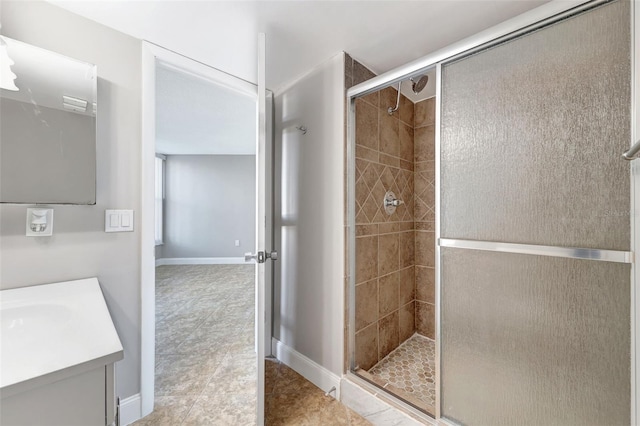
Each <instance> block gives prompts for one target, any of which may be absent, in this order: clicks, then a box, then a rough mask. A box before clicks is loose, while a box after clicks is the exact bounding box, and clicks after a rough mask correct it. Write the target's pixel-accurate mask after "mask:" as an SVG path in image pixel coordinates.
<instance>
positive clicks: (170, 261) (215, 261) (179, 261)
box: [156, 257, 247, 266]
mask: <svg viewBox="0 0 640 426" xmlns="http://www.w3.org/2000/svg"><path fill="white" fill-rule="evenodd" d="M243 263H247V262H245V261H244V257H166V258H162V259H156V266H162V265H238V264H243Z"/></svg>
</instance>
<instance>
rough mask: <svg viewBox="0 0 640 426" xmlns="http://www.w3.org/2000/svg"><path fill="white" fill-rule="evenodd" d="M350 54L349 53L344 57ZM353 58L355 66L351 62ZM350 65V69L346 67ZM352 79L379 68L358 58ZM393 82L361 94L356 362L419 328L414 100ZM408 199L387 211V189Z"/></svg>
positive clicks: (370, 359)
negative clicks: (393, 110) (400, 92)
mask: <svg viewBox="0 0 640 426" xmlns="http://www.w3.org/2000/svg"><path fill="white" fill-rule="evenodd" d="M348 60H349V57H348V56H347V61H348ZM350 65H351V66H350ZM349 71H351V76H350V75H349ZM346 75H347V81H348V83H347V85H349V81H351V82H352V83H353V84H357V83H360V82H361V81H365V80H368V79H369V78H371V77H373V76H374V74H373V73H371V72H370V71H369V70H367V69H366V68H365V67H363V66H362V65H361V64H359V63H358V62H356V61H353V62H352V63H351V64H347V66H346ZM396 97H397V91H396V90H395V89H393V88H387V89H384V90H382V91H380V92H378V93H373V94H371V95H368V96H365V97H363V98H361V99H358V100H357V102H356V176H355V178H356V194H355V195H356V196H355V198H356V200H355V202H356V291H355V292H356V297H355V303H356V324H355V328H356V363H357V364H358V365H359V366H360V368H363V369H369V368H371V367H372V366H373V365H374V364H376V363H377V362H378V361H379V360H380V359H382V358H384V357H385V356H387V355H388V354H389V353H390V352H391V351H392V350H394V349H395V348H397V347H398V345H399V344H400V343H402V342H403V341H405V340H406V339H408V338H409V337H411V335H412V334H413V333H414V332H415V330H416V328H415V312H416V310H415V268H414V265H415V264H414V251H415V227H414V220H413V214H414V206H415V204H414V198H413V193H414V191H413V185H414V172H413V169H414V149H413V144H414V142H413V139H414V132H413V121H414V119H413V116H414V105H413V103H412V102H411V101H409V100H408V99H407V98H405V97H404V96H401V98H400V108H399V110H398V111H397V112H396V113H394V114H393V115H389V114H388V113H387V109H388V108H389V107H390V106H395V103H396ZM389 190H390V191H393V192H394V193H395V194H396V197H397V198H399V199H400V200H403V201H404V203H405V204H404V205H401V206H399V207H398V208H397V210H396V211H395V213H393V214H391V215H388V214H387V213H386V212H385V211H384V207H383V199H384V195H385V193H386V192H387V191H389Z"/></svg>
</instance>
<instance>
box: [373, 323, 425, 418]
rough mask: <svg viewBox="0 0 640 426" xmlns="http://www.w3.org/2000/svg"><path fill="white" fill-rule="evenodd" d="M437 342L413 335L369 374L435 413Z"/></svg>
mask: <svg viewBox="0 0 640 426" xmlns="http://www.w3.org/2000/svg"><path fill="white" fill-rule="evenodd" d="M435 365H436V350H435V342H434V341H433V340H431V339H428V338H426V337H424V336H421V335H419V334H417V333H416V334H414V335H413V336H411V337H410V338H409V339H407V340H406V341H405V342H404V343H402V344H401V345H400V346H398V348H396V349H395V350H394V351H393V352H391V353H390V354H389V355H387V356H386V357H385V358H384V359H383V360H382V361H380V362H379V363H377V364H376V365H374V366H373V367H371V369H370V370H369V374H371V375H372V376H373V377H375V378H376V379H377V380H376V382H378V381H382V382H385V383H386V386H385V388H388V389H389V390H390V391H392V392H393V393H396V394H397V395H398V396H399V397H401V398H404V399H406V400H407V401H409V402H412V403H414V404H415V405H418V406H419V407H420V408H423V409H426V410H427V411H433V407H435V402H436V386H435V381H436V373H435Z"/></svg>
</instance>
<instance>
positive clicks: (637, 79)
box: [345, 0, 640, 424]
mask: <svg viewBox="0 0 640 426" xmlns="http://www.w3.org/2000/svg"><path fill="white" fill-rule="evenodd" d="M607 1H608V0H552V1H550V2H549V3H547V4H544V5H542V6H540V7H537V8H535V9H533V10H530V11H528V12H525V13H523V14H521V15H519V16H516V17H514V18H512V19H509V20H507V21H504V22H502V23H500V24H498V25H496V26H494V27H492V28H489V29H487V30H485V31H482V32H480V33H478V34H476V35H474V36H471V37H469V38H467V39H464V40H461V41H460V42H457V43H454V44H452V45H450V46H448V47H445V48H443V49H441V50H438V51H436V52H434V53H432V54H429V55H427V56H424V57H422V58H419V59H417V60H414V61H412V62H409V63H408V64H405V65H403V66H401V67H398V68H395V69H393V70H391V71H388V72H386V73H384V74H381V75H379V76H376V77H374V78H371V79H370V80H367V81H365V82H363V83H360V84H358V85H356V86H353V87H352V88H350V89H348V90H347V94H346V105H347V200H355V101H356V98H357V97H360V96H364V95H367V94H370V93H373V92H376V91H378V90H380V89H382V88H384V87H387V86H390V85H393V84H397V83H399V82H400V81H402V80H405V79H407V78H408V77H410V76H412V75H416V74H420V73H424V72H425V71H427V70H429V69H433V68H436V73H437V82H436V96H437V97H436V109H437V110H438V111H439V108H440V98H441V64H442V63H443V62H448V61H451V60H452V59H454V58H456V57H458V56H460V55H467V54H469V53H470V52H472V51H474V50H476V49H479V48H486V47H487V46H488V45H495V44H498V43H501V42H502V41H504V40H505V39H511V38H515V37H517V36H519V35H520V34H522V33H524V32H528V31H531V28H532V27H541V26H544V25H546V24H547V23H548V22H549V21H552V20H553V21H555V20H559V19H560V18H561V17H562V15H568V14H574V13H578V12H579V11H580V10H583V9H590V8H592V7H595V6H596V5H598V4H603V3H606V2H607ZM623 1H630V3H631V13H630V15H631V19H630V25H631V56H632V57H631V75H632V87H631V120H632V123H631V140H630V141H629V146H631V145H632V144H633V143H634V142H635V141H638V140H639V139H640V75H639V73H640V4H638V5H636V3H637V0H636V1H634V0H623ZM439 120H440V117H439V114H436V136H435V144H436V146H435V149H436V153H438V152H439V148H440V121H439ZM620 155H621V156H622V153H620ZM620 160H621V161H624V160H623V159H622V158H621V159H620ZM439 163H440V162H439V158H438V157H437V158H436V170H435V172H436V205H435V208H436V216H435V234H436V235H435V238H436V241H437V240H438V239H439V237H440V217H439V211H440V196H439V194H440V178H439V166H440V164H439ZM630 169H631V176H630V186H631V190H630V200H631V203H630V206H631V213H630V223H631V247H630V250H631V252H633V253H637V252H640V161H634V162H632V165H631V167H630ZM352 204H353V203H351V202H349V201H348V205H347V233H346V238H347V241H346V243H347V259H348V263H347V268H348V274H347V276H348V288H347V292H346V294H347V296H348V299H347V301H346V303H347V305H346V306H347V311H348V315H347V318H348V321H349V324H347V329H348V331H349V334H348V339H347V347H346V348H345V351H346V353H347V360H348V366H349V371H347V373H346V376H347V377H348V378H350V379H352V380H353V381H354V382H356V383H358V384H361V385H363V386H364V387H367V388H370V389H371V390H373V391H377V390H378V389H377V388H375V387H372V386H373V385H368V384H366V383H365V382H364V381H363V380H361V379H360V378H359V377H358V376H357V375H355V374H354V373H353V372H352V371H351V370H352V369H353V368H354V366H355V329H354V325H355V270H356V268H355V254H356V253H355V236H356V233H355V207H354V206H353V205H352ZM636 257H638V256H637V255H636ZM435 281H436V286H435V287H436V294H435V304H436V395H437V401H440V388H441V384H440V290H439V289H440V247H439V245H436V264H435ZM630 284H631V285H630V314H631V315H630V321H631V348H630V354H631V366H630V367H631V368H630V380H631V392H630V397H631V402H630V407H631V413H630V419H631V423H632V424H640V401H639V400H638V397H637V395H638V391H639V390H640V268H638V267H637V265H636V263H635V262H633V263H631V277H630ZM387 396H388V397H391V398H392V399H393V400H394V402H395V403H396V404H398V405H399V406H401V407H403V408H404V409H405V410H406V411H409V412H411V413H413V414H414V415H417V416H419V417H423V418H424V419H425V420H426V421H428V422H433V419H431V418H427V417H426V414H423V413H422V412H420V411H418V410H416V409H415V408H413V407H412V406H411V405H409V404H406V403H404V402H403V401H402V400H400V399H397V398H395V397H393V396H392V395H387ZM435 409H436V416H435V419H436V421H439V422H441V424H449V422H447V421H446V419H442V418H441V413H440V405H439V404H436V407H435Z"/></svg>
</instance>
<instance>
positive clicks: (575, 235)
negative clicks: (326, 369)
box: [347, 0, 634, 425]
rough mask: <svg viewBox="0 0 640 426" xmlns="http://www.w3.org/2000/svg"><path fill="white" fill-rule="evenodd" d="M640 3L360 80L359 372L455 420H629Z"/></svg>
mask: <svg viewBox="0 0 640 426" xmlns="http://www.w3.org/2000/svg"><path fill="white" fill-rule="evenodd" d="M632 4H633V3H632V2H629V1H626V0H617V1H612V2H600V1H598V2H591V3H586V4H583V5H581V6H578V7H576V8H574V9H571V10H569V11H565V12H563V13H561V14H558V15H555V16H552V17H551V18H548V19H547V20H545V21H540V22H537V23H531V25H529V26H526V27H525V28H522V29H521V30H518V31H515V32H513V29H511V30H510V31H504V34H505V35H504V36H503V37H501V38H496V37H494V38H493V39H492V38H486V37H485V39H484V40H482V41H481V42H478V43H462V44H461V45H459V46H458V47H455V48H452V49H449V50H447V51H443V52H436V54H434V55H432V57H431V58H425V59H424V60H423V61H421V62H419V63H416V64H414V65H408V66H407V67H405V68H404V70H403V72H401V71H392V72H389V73H387V74H386V75H382V76H379V77H373V76H372V77H373V78H372V79H371V80H369V81H368V82H365V83H363V84H360V85H358V86H356V87H355V88H353V89H350V90H349V91H348V95H349V100H350V104H349V120H348V122H349V128H348V140H349V144H348V167H349V173H348V179H347V186H348V191H347V192H348V223H347V229H348V234H349V238H348V256H349V258H348V265H349V268H348V277H347V278H348V296H349V307H348V310H349V312H348V314H349V315H348V318H349V324H348V331H349V344H348V349H349V351H348V354H349V360H348V368H349V371H350V373H351V374H353V375H355V376H357V377H358V378H360V379H362V380H365V381H367V382H368V383H370V384H372V385H374V386H377V387H379V388H382V389H384V390H385V391H387V392H389V393H390V394H391V395H394V396H395V397H397V398H398V401H399V403H400V404H401V405H404V406H405V407H406V408H407V409H408V410H411V411H413V412H414V413H419V412H418V411H416V410H419V411H421V412H423V413H427V414H429V415H431V416H434V417H437V418H442V419H444V420H449V421H453V422H456V423H463V424H492V425H503V424H504V425H508V424H515V423H518V424H556V423H561V424H581V425H582V424H629V423H631V417H630V416H631V413H632V406H631V401H632V396H631V395H632V393H633V392H632V387H631V383H632V379H633V377H632V363H631V357H632V352H631V347H632V344H633V343H634V342H633V340H632V337H631V326H630V324H631V319H632V316H633V308H632V300H631V295H633V294H634V292H633V289H632V280H631V273H632V269H631V263H632V261H633V254H632V252H631V250H632V240H631V225H632V222H633V215H632V211H633V210H632V205H631V201H630V200H631V199H630V194H631V186H630V185H631V183H630V176H631V174H630V168H629V163H628V162H627V161H625V160H624V159H623V158H622V156H621V154H622V153H623V152H624V151H625V150H626V149H627V148H628V147H629V145H630V143H631V142H632V126H631V123H632V117H631V112H632V108H631V105H632V85H631V82H632V76H633V75H634V74H633V73H632V65H633V64H632V51H631V47H632V45H631V35H632V31H631V29H632V25H631V16H632ZM523 27H524V26H523ZM507 34H508V35H507ZM434 69H435V70H436V73H432V74H430V75H432V76H433V77H430V81H433V80H435V82H436V93H435V97H432V98H430V99H429V100H427V101H422V102H423V104H421V103H420V102H418V103H415V104H414V103H412V102H411V100H410V99H409V97H411V93H410V92H408V95H409V97H405V96H402V94H400V93H398V92H397V91H396V89H395V87H398V86H397V84H398V82H401V81H406V83H405V85H411V82H413V83H414V85H413V86H414V87H415V86H416V85H417V84H416V81H417V82H419V81H420V80H419V76H421V75H423V74H425V73H428V72H433V70H434ZM354 73H355V71H354ZM434 74H435V75H434ZM411 78H413V80H411V82H410V79H411ZM397 96H398V97H397ZM396 97H397V98H396ZM396 99H398V101H397V102H396ZM394 105H397V108H395V109H394V108H393V107H394ZM389 191H391V192H392V193H393V195H394V196H393V197H390V196H389V194H388V192H389ZM394 201H397V202H394ZM400 201H403V202H404V203H400ZM386 207H393V209H386ZM394 209H395V210H394ZM391 210H393V211H391Z"/></svg>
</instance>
